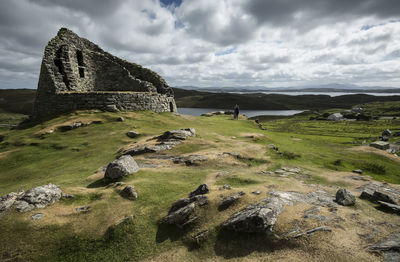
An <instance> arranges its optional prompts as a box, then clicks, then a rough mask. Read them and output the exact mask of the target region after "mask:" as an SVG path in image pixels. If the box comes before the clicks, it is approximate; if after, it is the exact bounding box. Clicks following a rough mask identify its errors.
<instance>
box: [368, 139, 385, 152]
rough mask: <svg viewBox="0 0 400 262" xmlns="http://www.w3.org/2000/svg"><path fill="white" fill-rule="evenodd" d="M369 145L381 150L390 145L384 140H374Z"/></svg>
mask: <svg viewBox="0 0 400 262" xmlns="http://www.w3.org/2000/svg"><path fill="white" fill-rule="evenodd" d="M370 146H371V147H375V148H377V149H381V150H387V149H389V147H390V144H389V142H385V141H375V142H372V143H371V144H370Z"/></svg>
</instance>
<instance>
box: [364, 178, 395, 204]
mask: <svg viewBox="0 0 400 262" xmlns="http://www.w3.org/2000/svg"><path fill="white" fill-rule="evenodd" d="M358 190H360V191H361V195H360V198H363V199H368V200H370V201H372V202H377V201H383V202H388V203H391V204H395V205H397V204H399V200H400V190H398V189H396V188H393V187H390V186H389V185H385V184H382V183H379V182H371V183H369V184H366V185H363V186H361V187H359V188H358Z"/></svg>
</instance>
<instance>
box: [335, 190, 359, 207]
mask: <svg viewBox="0 0 400 262" xmlns="http://www.w3.org/2000/svg"><path fill="white" fill-rule="evenodd" d="M336 203H338V204H340V205H342V206H354V205H355V203H356V198H355V196H354V195H353V194H352V193H351V192H350V191H348V190H347V189H344V188H341V189H339V190H338V191H337V192H336Z"/></svg>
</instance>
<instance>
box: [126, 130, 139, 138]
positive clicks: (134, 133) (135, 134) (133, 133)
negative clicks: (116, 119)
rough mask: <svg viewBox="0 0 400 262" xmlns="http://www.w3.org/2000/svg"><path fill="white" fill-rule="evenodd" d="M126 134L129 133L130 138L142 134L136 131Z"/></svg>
mask: <svg viewBox="0 0 400 262" xmlns="http://www.w3.org/2000/svg"><path fill="white" fill-rule="evenodd" d="M126 135H127V136H128V137H130V138H135V137H138V136H139V135H140V134H139V133H138V132H136V131H128V132H127V133H126Z"/></svg>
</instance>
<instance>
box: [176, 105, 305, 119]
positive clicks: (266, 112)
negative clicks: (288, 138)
mask: <svg viewBox="0 0 400 262" xmlns="http://www.w3.org/2000/svg"><path fill="white" fill-rule="evenodd" d="M227 110H230V111H232V110H233V108H232V109H218V108H188V107H179V108H178V112H179V113H180V114H184V115H192V116H200V115H201V114H204V113H209V112H215V111H227ZM301 112H303V111H302V110H240V114H245V115H246V116H248V117H253V116H261V115H267V116H292V115H295V114H298V113H301Z"/></svg>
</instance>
